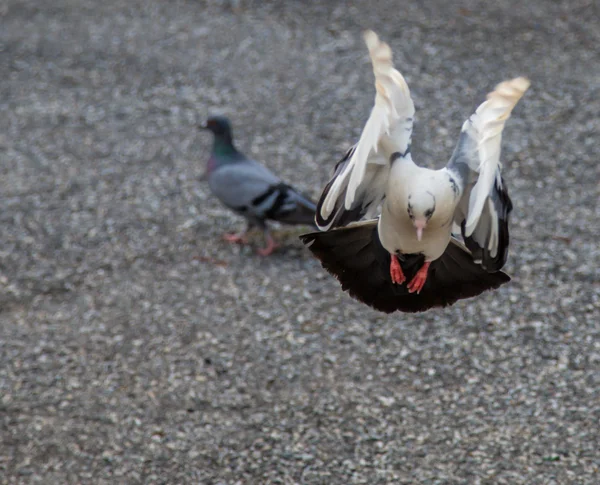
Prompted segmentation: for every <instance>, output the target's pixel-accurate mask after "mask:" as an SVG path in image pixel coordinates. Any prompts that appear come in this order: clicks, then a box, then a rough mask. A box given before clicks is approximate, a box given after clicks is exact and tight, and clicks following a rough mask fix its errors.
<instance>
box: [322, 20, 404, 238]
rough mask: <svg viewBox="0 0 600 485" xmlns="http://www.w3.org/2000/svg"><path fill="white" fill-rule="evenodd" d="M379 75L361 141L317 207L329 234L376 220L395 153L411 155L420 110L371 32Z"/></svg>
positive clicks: (367, 36) (385, 49)
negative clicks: (415, 116)
mask: <svg viewBox="0 0 600 485" xmlns="http://www.w3.org/2000/svg"><path fill="white" fill-rule="evenodd" d="M364 38H365V42H366V44H367V47H368V49H369V55H370V57H371V63H372V64H373V72H374V74H375V88H376V95H375V104H374V106H373V109H372V110H371V114H370V116H369V119H368V120H367V122H366V124H365V126H364V128H363V131H362V133H361V135H360V139H359V141H358V143H357V144H356V145H355V146H353V147H352V148H351V149H350V150H349V151H348V152H347V153H346V155H345V156H344V158H343V159H342V160H341V161H340V162H338V164H337V165H336V167H335V170H334V174H333V177H332V178H331V180H330V181H329V183H328V184H327V185H326V187H325V189H324V190H323V193H322V194H321V197H320V200H319V202H318V204H317V217H316V221H317V226H318V227H319V229H321V230H323V231H325V230H328V229H330V228H332V227H338V226H341V225H344V224H347V223H348V222H351V221H356V220H359V219H361V218H364V217H369V218H370V217H374V216H376V215H377V214H378V211H379V206H380V204H381V202H382V201H383V199H384V197H385V189H386V186H387V180H388V176H389V171H390V157H391V155H392V154H393V153H400V154H401V155H402V156H410V139H411V135H412V128H413V117H414V113H415V107H414V104H413V101H412V98H411V96H410V90H409V89H408V85H407V84H406V81H405V80H404V78H403V77H402V75H401V74H400V73H399V72H398V71H397V70H396V69H395V68H394V64H393V59H392V50H391V49H390V47H389V46H388V45H387V44H386V43H384V42H381V41H380V40H379V38H378V37H377V35H376V34H375V33H374V32H372V31H367V32H366V33H365V35H364Z"/></svg>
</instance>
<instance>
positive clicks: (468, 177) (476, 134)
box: [446, 77, 529, 271]
mask: <svg viewBox="0 0 600 485" xmlns="http://www.w3.org/2000/svg"><path fill="white" fill-rule="evenodd" d="M528 87H529V81H528V80H527V79H525V78H522V77H520V78H516V79H512V80H510V81H505V82H503V83H501V84H499V85H498V86H496V89H495V90H494V91H493V92H491V93H490V94H488V97H487V98H488V99H487V101H485V102H484V103H483V104H481V105H480V106H479V108H477V110H476V111H475V113H474V114H473V115H472V116H471V117H470V118H469V119H468V120H467V121H465V123H464V124H463V127H462V131H461V135H460V139H459V141H458V145H457V146H456V149H455V150H454V153H453V155H452V157H451V159H450V161H449V162H448V165H447V167H446V169H447V170H448V171H450V172H452V173H453V174H454V175H455V176H457V177H458V178H459V180H460V183H461V186H462V187H463V195H462V198H461V201H460V203H459V205H458V208H457V211H456V214H455V222H456V223H457V224H458V225H460V226H461V228H462V235H463V238H464V241H465V244H466V245H467V247H468V248H469V249H470V250H471V252H472V253H473V256H474V258H475V259H476V260H478V261H479V260H480V261H481V264H482V266H483V267H484V268H485V269H487V270H488V271H497V270H499V269H500V268H502V266H503V265H504V263H505V262H506V256H507V251H508V239H509V235H508V214H509V213H510V211H511V209H512V203H511V201H510V198H509V196H508V192H507V189H506V187H505V185H504V181H503V179H502V176H501V167H502V165H501V163H500V145H501V141H502V130H503V129H504V124H505V123H506V120H507V119H508V118H509V117H510V114H511V111H512V110H513V108H514V107H515V105H516V104H517V102H518V101H519V99H521V97H522V96H523V94H525V91H527V88H528Z"/></svg>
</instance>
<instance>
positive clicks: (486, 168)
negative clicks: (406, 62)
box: [302, 31, 529, 312]
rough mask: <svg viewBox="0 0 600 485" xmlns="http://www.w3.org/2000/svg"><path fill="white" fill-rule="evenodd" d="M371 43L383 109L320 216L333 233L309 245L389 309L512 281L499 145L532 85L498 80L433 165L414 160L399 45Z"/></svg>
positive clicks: (334, 182) (370, 38)
mask: <svg viewBox="0 0 600 485" xmlns="http://www.w3.org/2000/svg"><path fill="white" fill-rule="evenodd" d="M365 41H366V43H367V46H368V48H369V53H370V56H371V62H372V64H373V71H374V74H375V87H376V91H377V92H376V96H375V106H374V107H373V109H372V111H371V115H370V117H369V119H368V120H367V123H366V125H365V127H364V129H363V132H362V134H361V137H360V139H359V141H358V143H357V144H356V145H355V146H354V147H353V148H352V149H350V151H349V152H348V153H347V154H346V156H345V157H344V158H343V159H342V160H341V161H340V162H339V163H338V164H337V166H336V168H335V172H334V176H333V178H332V179H331V181H330V182H329V183H328V184H327V186H326V187H325V189H324V191H323V193H322V195H321V198H320V200H319V203H318V206H317V214H316V222H317V226H318V227H319V229H321V230H323V231H326V232H321V233H318V232H317V233H313V234H308V235H305V236H302V239H303V241H304V243H305V244H307V245H308V246H309V248H310V250H311V251H312V252H313V253H314V254H315V255H316V256H317V257H318V258H319V259H320V260H321V263H322V264H323V266H324V267H325V268H326V269H327V270H329V271H330V272H332V273H333V274H334V275H335V276H336V277H337V278H338V279H339V280H340V281H341V282H342V287H343V288H344V289H345V290H349V292H350V294H351V295H353V296H354V297H356V298H357V299H359V300H361V301H363V302H365V303H367V304H369V305H371V306H373V307H375V308H377V309H379V310H382V311H386V312H391V311H395V310H401V311H424V310H426V309H428V308H431V307H434V306H445V305H449V304H452V303H454V302H455V301H457V300H459V299H461V298H467V297H471V296H475V295H477V294H479V293H481V292H483V291H485V290H488V289H491V288H497V287H498V286H500V285H502V284H503V283H506V282H507V281H509V280H510V278H509V277H508V275H506V274H504V273H503V272H501V271H500V270H501V268H502V267H503V266H504V264H505V262H506V258H507V252H508V244H509V234H508V216H509V213H510V211H511V210H512V203H511V201H510V198H509V196H508V192H507V189H506V186H505V184H504V181H503V179H502V176H501V173H500V169H501V164H500V143H501V140H502V130H503V128H504V124H505V122H506V120H507V119H508V118H509V116H510V113H511V111H512V109H513V108H514V106H515V105H516V104H517V102H518V101H519V99H520V98H521V97H522V96H523V94H524V93H525V91H526V90H527V88H528V87H529V81H528V80H527V79H525V78H517V79H513V80H510V81H506V82H503V83H501V84H499V85H498V86H497V87H496V89H495V90H494V91H493V92H492V93H490V94H489V95H488V99H487V101H486V102H484V103H483V104H482V105H481V106H479V108H478V109H477V110H476V112H475V113H474V114H473V115H472V116H471V117H470V118H469V119H468V120H467V121H466V122H465V123H464V125H463V127H462V132H461V135H460V138H459V141H458V145H457V147H456V149H455V151H454V154H453V155H452V157H451V159H450V161H449V162H448V164H447V166H446V167H445V168H442V169H440V170H430V169H427V168H423V167H419V166H418V165H416V164H415V163H414V162H413V161H412V157H411V152H410V143H411V135H412V127H413V118H414V113H415V108H414V104H413V101H412V99H411V96H410V91H409V89H408V85H407V84H406V81H405V80H404V78H403V77H402V75H401V74H400V73H399V72H398V71H397V70H396V69H395V68H394V65H393V62H392V51H391V49H390V47H389V46H388V45H387V44H385V43H384V42H381V41H380V40H379V38H378V37H377V35H376V34H375V33H374V32H371V31H368V32H366V33H365ZM377 216H379V217H378V219H375V220H372V221H367V222H360V223H356V221H359V220H364V219H373V218H374V217H377ZM340 226H346V227H340ZM453 233H454V234H460V235H461V236H462V238H461V239H462V241H461V240H460V239H459V237H458V236H455V235H453ZM463 241H464V244H463ZM383 267H387V268H388V269H387V270H386V271H383V270H382V268H383Z"/></svg>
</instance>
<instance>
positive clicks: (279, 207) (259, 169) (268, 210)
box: [200, 116, 316, 256]
mask: <svg viewBox="0 0 600 485" xmlns="http://www.w3.org/2000/svg"><path fill="white" fill-rule="evenodd" d="M200 128H201V129H205V130H209V131H211V132H212V134H213V135H214V137H213V146H212V151H211V155H210V158H209V159H208V164H207V167H206V172H205V174H204V176H203V179H206V180H208V185H209V187H210V190H211V192H212V193H213V194H214V195H215V196H216V197H217V198H218V199H219V200H220V201H221V202H222V203H223V204H224V205H225V206H227V207H228V208H229V209H231V210H232V211H233V212H235V213H236V214H239V215H241V216H244V217H245V218H246V221H247V225H246V228H245V229H244V230H243V231H242V232H240V233H238V234H225V235H224V236H223V238H224V239H225V240H226V241H229V242H232V243H241V244H247V243H248V240H247V238H246V234H247V232H248V231H249V230H250V229H252V228H254V227H258V228H259V229H261V230H262V231H263V233H264V237H265V240H266V246H265V247H264V248H261V249H259V250H258V251H257V252H258V253H259V254H260V255H262V256H268V255H269V254H271V253H272V252H273V250H274V249H275V248H276V247H277V244H276V243H275V240H274V239H273V237H272V236H271V234H270V232H269V228H268V227H267V222H266V221H267V220H273V221H277V222H281V223H283V224H306V225H313V226H314V224H315V222H314V220H315V210H316V205H315V203H314V202H312V201H311V200H310V199H309V198H308V197H306V196H304V195H302V194H301V193H300V192H298V191H297V190H296V189H294V188H293V187H292V186H290V185H288V184H286V183H284V182H283V181H282V180H281V179H280V178H279V177H277V176H276V175H275V174H274V173H273V172H271V171H270V170H269V169H268V168H266V167H265V166H264V165H261V164H260V163H258V162H256V161H254V160H251V159H250V158H248V157H246V156H245V155H244V154H243V153H242V152H240V151H239V150H238V149H237V148H236V147H235V145H234V143H233V133H232V129H231V123H230V121H229V120H228V119H227V118H225V117H223V116H213V117H210V118H209V119H208V120H207V121H206V123H205V124H204V125H201V126H200Z"/></svg>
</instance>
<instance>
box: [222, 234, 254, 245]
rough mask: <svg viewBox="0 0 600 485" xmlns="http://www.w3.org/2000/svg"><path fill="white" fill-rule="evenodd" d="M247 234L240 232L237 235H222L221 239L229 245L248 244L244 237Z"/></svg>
mask: <svg viewBox="0 0 600 485" xmlns="http://www.w3.org/2000/svg"><path fill="white" fill-rule="evenodd" d="M247 232H248V231H242V232H240V233H239V234H223V239H224V240H225V241H227V242H230V243H237V244H248V238H247V237H246V233H247Z"/></svg>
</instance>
